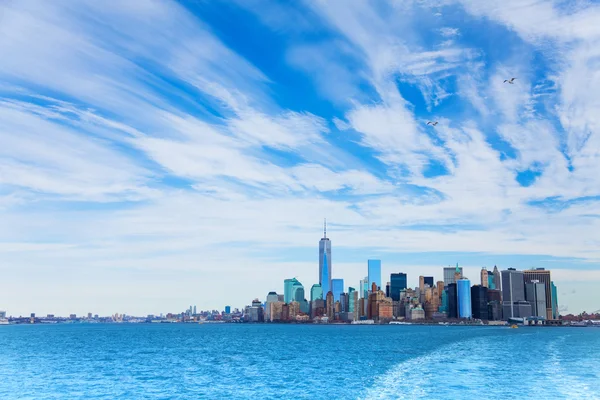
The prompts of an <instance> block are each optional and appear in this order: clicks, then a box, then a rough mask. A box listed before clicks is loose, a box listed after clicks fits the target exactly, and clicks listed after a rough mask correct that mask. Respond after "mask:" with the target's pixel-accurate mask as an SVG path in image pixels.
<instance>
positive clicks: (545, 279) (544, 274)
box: [523, 268, 553, 319]
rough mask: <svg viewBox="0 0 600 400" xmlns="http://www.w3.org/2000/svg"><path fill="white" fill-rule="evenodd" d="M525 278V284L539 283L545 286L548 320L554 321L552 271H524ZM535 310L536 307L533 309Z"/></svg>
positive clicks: (543, 269)
mask: <svg viewBox="0 0 600 400" xmlns="http://www.w3.org/2000/svg"><path fill="white" fill-rule="evenodd" d="M523 275H524V277H525V283H528V282H533V281H538V282H541V283H543V284H544V287H545V293H546V296H545V302H546V315H545V317H546V319H553V314H552V287H551V282H552V278H551V276H550V270H547V269H545V268H536V269H530V270H526V271H523ZM532 308H534V307H532Z"/></svg>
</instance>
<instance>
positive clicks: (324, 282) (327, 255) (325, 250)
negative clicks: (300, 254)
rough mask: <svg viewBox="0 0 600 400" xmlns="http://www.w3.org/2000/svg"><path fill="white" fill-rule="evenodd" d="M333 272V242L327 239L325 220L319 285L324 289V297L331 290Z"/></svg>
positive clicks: (321, 245) (320, 242)
mask: <svg viewBox="0 0 600 400" xmlns="http://www.w3.org/2000/svg"><path fill="white" fill-rule="evenodd" d="M332 272H333V269H332V266H331V241H330V240H329V238H328V237H327V220H325V223H324V226H323V238H322V239H321V240H320V241H319V284H320V285H321V287H322V288H323V293H324V295H327V293H328V292H329V291H330V290H331V277H332V276H333V274H332Z"/></svg>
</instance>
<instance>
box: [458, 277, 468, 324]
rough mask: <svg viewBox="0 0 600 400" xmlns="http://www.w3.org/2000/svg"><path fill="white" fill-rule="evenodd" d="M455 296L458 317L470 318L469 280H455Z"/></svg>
mask: <svg viewBox="0 0 600 400" xmlns="http://www.w3.org/2000/svg"><path fill="white" fill-rule="evenodd" d="M456 298H457V302H458V318H471V317H472V314H471V281H469V280H468V279H459V280H458V281H456Z"/></svg>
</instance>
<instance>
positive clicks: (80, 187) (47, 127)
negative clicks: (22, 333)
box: [0, 0, 600, 314]
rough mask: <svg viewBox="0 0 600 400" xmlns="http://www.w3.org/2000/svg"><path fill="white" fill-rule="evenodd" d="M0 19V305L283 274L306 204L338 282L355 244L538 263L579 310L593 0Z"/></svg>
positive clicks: (249, 283) (139, 10)
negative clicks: (329, 250) (325, 240)
mask: <svg viewBox="0 0 600 400" xmlns="http://www.w3.org/2000/svg"><path fill="white" fill-rule="evenodd" d="M0 16H1V17H0V54H2V57H1V59H0V220H1V221H2V224H0V273H1V274H2V276H3V278H2V281H3V286H4V287H3V289H2V290H1V291H0V308H5V309H7V311H8V312H9V314H26V313H28V312H32V311H34V312H38V313H40V314H43V313H71V312H77V313H87V312H88V311H91V312H94V313H114V312H120V313H123V312H125V313H131V314H136V313H137V314H143V313H151V312H170V311H173V312H176V311H180V310H182V309H184V308H185V307H187V306H188V305H189V304H197V305H198V307H200V308H203V309H204V308H217V309H222V308H223V306H225V305H226V304H230V305H233V306H234V307H235V306H242V305H244V304H247V303H249V302H250V301H251V300H252V299H253V298H254V297H260V298H263V297H264V296H266V293H267V292H268V291H270V290H277V291H281V290H282V287H283V279H285V278H288V277H291V276H297V277H298V279H299V280H300V281H301V282H303V283H304V284H305V286H310V285H312V284H313V283H315V282H316V281H317V279H318V277H317V273H318V240H319V238H320V237H321V234H322V230H321V229H322V220H323V218H324V217H327V219H328V221H329V224H328V233H329V236H330V237H331V239H332V244H333V254H332V264H333V274H334V277H336V278H343V279H344V280H345V283H346V286H348V285H352V284H354V285H357V284H358V281H359V280H360V279H361V278H363V277H364V276H365V274H366V260H367V258H373V257H379V258H381V259H382V267H383V272H384V275H388V274H389V273H390V272H397V271H404V272H408V274H409V284H412V285H416V283H417V280H418V276H419V275H420V274H424V275H425V274H427V275H430V274H434V275H435V276H436V277H437V278H441V277H442V267H443V266H447V265H449V264H454V263H456V262H459V263H460V264H461V265H463V266H464V267H465V271H466V274H467V275H468V276H469V277H470V278H471V279H472V280H473V281H477V280H478V276H479V275H478V273H479V270H480V269H481V267H483V266H485V267H493V265H494V264H497V265H498V266H499V267H500V268H506V267H517V268H529V267H546V268H551V269H552V271H553V278H554V280H555V281H556V283H557V285H558V287H559V296H560V297H559V302H560V303H561V305H562V306H563V307H564V308H565V310H568V311H569V312H580V311H583V310H587V311H593V310H596V309H599V308H600V295H598V293H597V291H596V292H595V291H593V290H591V288H594V287H596V288H597V287H598V285H600V252H599V250H598V249H599V248H600V233H599V232H600V182H599V180H598V172H597V171H598V170H599V167H600V151H599V149H600V116H598V112H597V110H598V109H600V95H598V93H600V74H599V73H598V71H599V70H600V69H599V66H600V61H599V60H600V46H599V45H600V27H599V25H598V24H597V23H596V22H597V21H598V20H600V7H599V6H598V5H597V4H595V3H594V2H588V1H573V2H564V1H546V2H539V1H532V0H518V1H517V0H514V1H513V0H507V1H499V0H498V1H496V0H489V1H485V2H482V1H476V0H431V1H428V0H421V1H411V0H402V1H393V0H388V1H369V2H367V1H361V2H347V1H298V2H292V3H291V4H290V3H289V2H281V3H280V2H276V1H266V0H251V1H248V0H246V1H233V2H220V1H210V2H209V1H195V2H180V3H177V2H169V1H158V0H157V1H148V2H145V1H136V2H123V4H118V2H109V3H106V2H91V1H90V2H47V1H46V2H43V1H23V2H3V3H1V4H0ZM511 77H517V79H516V81H515V83H514V84H513V85H510V84H505V83H504V82H503V81H504V80H505V79H507V78H511ZM430 120H431V121H433V120H434V121H438V122H439V123H438V125H437V126H435V127H432V126H428V125H427V121H430ZM384 280H386V278H385V277H384Z"/></svg>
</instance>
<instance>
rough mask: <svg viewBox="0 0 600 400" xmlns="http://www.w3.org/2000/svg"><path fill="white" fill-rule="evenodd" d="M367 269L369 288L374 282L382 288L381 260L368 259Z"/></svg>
mask: <svg viewBox="0 0 600 400" xmlns="http://www.w3.org/2000/svg"><path fill="white" fill-rule="evenodd" d="M367 269H368V273H369V290H371V285H373V282H375V284H376V285H377V288H378V289H381V260H368V261H367Z"/></svg>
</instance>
